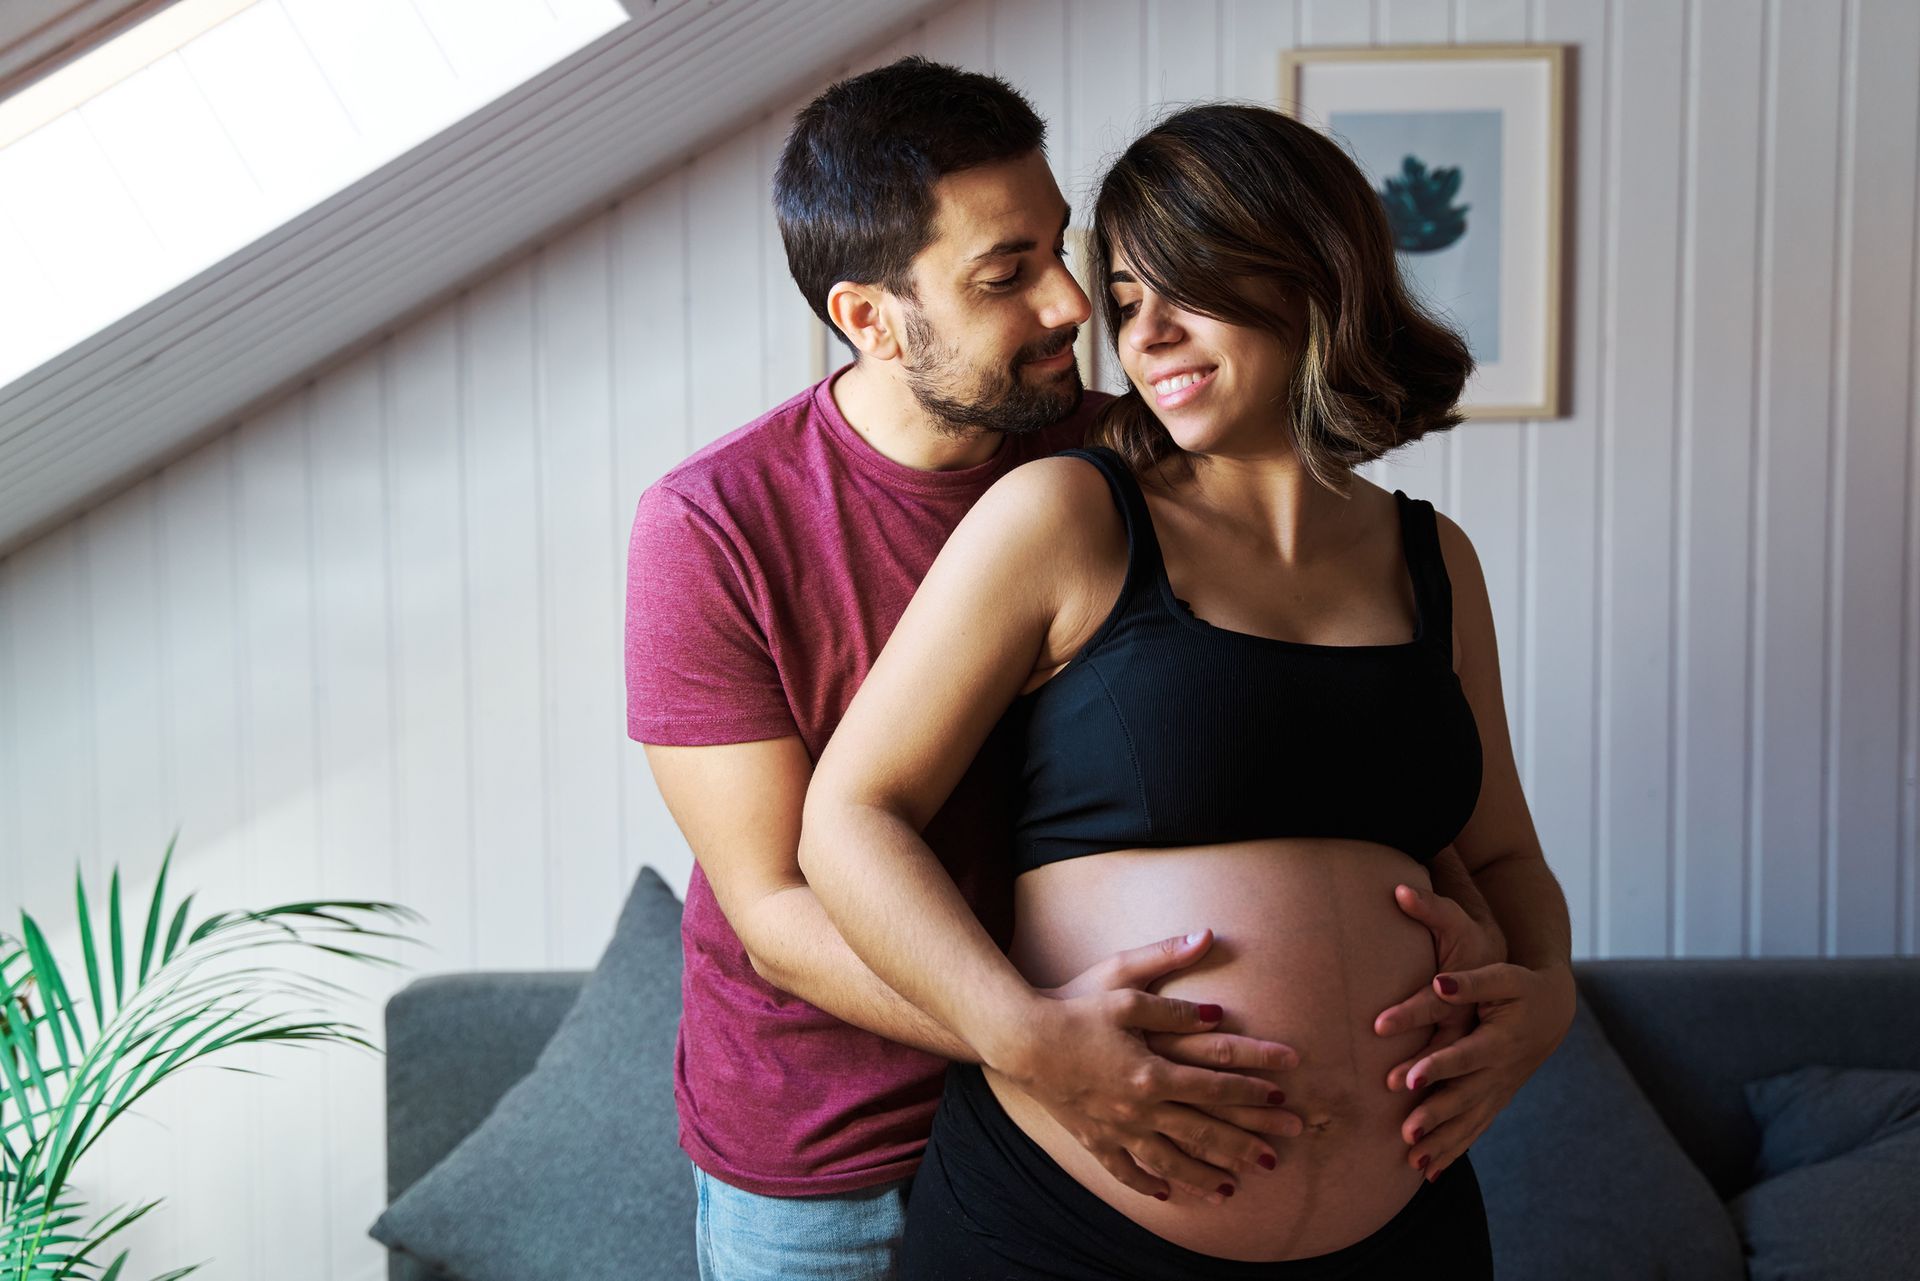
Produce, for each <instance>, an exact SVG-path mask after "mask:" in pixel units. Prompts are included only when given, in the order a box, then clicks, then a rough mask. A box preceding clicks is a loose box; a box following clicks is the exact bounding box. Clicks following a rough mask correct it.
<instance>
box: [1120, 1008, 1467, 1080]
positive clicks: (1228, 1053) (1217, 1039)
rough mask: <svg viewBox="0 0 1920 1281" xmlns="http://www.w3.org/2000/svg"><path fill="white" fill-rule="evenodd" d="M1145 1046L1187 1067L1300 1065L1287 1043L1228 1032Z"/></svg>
mask: <svg viewBox="0 0 1920 1281" xmlns="http://www.w3.org/2000/svg"><path fill="white" fill-rule="evenodd" d="M1435 1004H1437V1005H1439V1006H1440V1007H1441V1008H1442V1009H1446V1008H1447V1006H1446V1003H1445V1002H1443V1001H1437V1002H1435ZM1147 1048H1148V1049H1150V1050H1152V1051H1153V1052H1154V1053H1155V1054H1158V1055H1159V1056H1160V1057H1161V1058H1163V1059H1171V1060H1173V1061H1174V1062H1175V1063H1185V1064H1187V1065H1188V1066H1189V1067H1211V1068H1247V1069H1252V1070H1255V1071H1267V1072H1289V1071H1292V1070H1293V1069H1294V1068H1296V1067H1299V1066H1300V1055H1299V1053H1298V1052H1297V1051H1295V1050H1294V1049H1293V1048H1292V1047H1291V1046H1287V1045H1282V1044H1280V1043H1279V1042H1278V1041H1262V1040H1259V1039H1257V1038H1255V1037H1251V1036H1235V1035H1233V1034H1231V1033H1228V1032H1189V1033H1187V1034H1185V1035H1180V1034H1176V1033H1169V1032H1155V1033H1153V1034H1152V1035H1150V1036H1149V1037H1147Z"/></svg>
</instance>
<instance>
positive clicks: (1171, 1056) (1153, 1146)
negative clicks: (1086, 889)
mask: <svg viewBox="0 0 1920 1281" xmlns="http://www.w3.org/2000/svg"><path fill="white" fill-rule="evenodd" d="M1212 946H1213V935H1212V932H1211V931H1206V930H1203V931H1200V932H1198V933H1195V934H1189V935H1186V936H1183V937H1182V936H1176V937H1174V938H1170V939H1163V940H1161V941H1160V942H1158V943H1151V944H1148V945H1146V946H1145V947H1138V948H1132V949H1130V950H1128V951H1125V952H1120V953H1116V954H1115V955H1113V956H1111V957H1108V958H1107V959H1106V960H1104V961H1101V962H1100V963H1099V964H1098V965H1095V966H1093V967H1092V968H1090V969H1088V970H1087V971H1085V972H1084V973H1082V974H1080V975H1078V976H1076V977H1075V978H1074V979H1072V980H1071V981H1069V982H1068V983H1065V984H1063V985H1061V986H1060V987H1057V988H1050V989H1047V990H1045V991H1043V992H1042V993H1041V995H1042V996H1044V997H1047V998H1050V999H1049V1000H1047V1001H1045V1002H1043V1003H1042V1004H1041V1005H1039V1006H1037V1007H1036V1010H1035V1017H1034V1019H1033V1020H1032V1021H1031V1023H1030V1024H1029V1025H1028V1027H1027V1035H1026V1037H1025V1038H1024V1040H1025V1044H1024V1046H1023V1047H1021V1049H1020V1051H1019V1052H1018V1053H1016V1054H1015V1055H1014V1056H1013V1057H1012V1058H1011V1059H1010V1060H1009V1061H1008V1062H1007V1063H1006V1064H999V1063H996V1064H993V1066H994V1067H995V1068H996V1069H998V1070H1000V1071H1002V1072H1004V1073H1005V1074H1006V1075H1007V1076H1009V1077H1010V1078H1011V1079H1012V1080H1013V1081H1014V1082H1015V1083H1016V1084H1018V1085H1019V1086H1020V1087H1021V1088H1022V1089H1023V1090H1025V1091H1026V1092H1027V1093H1028V1094H1030V1095H1032V1096H1033V1097H1034V1098H1035V1099H1036V1100H1037V1101H1038V1102H1039V1103H1040V1104H1041V1105H1042V1106H1043V1107H1045V1108H1046V1109H1047V1111H1048V1112H1049V1113H1050V1114H1051V1115H1052V1116H1053V1118H1054V1119H1055V1120H1056V1121H1058V1122H1059V1123H1060V1124H1061V1126H1062V1127H1064V1128H1065V1129H1066V1130H1067V1132H1068V1133H1069V1134H1072V1135H1073V1136H1074V1138H1075V1139H1076V1140H1078V1141H1079V1142H1080V1144H1081V1145H1082V1146H1083V1147H1085V1148H1086V1149H1087V1150H1088V1151H1089V1152H1091V1153H1092V1154H1093V1155H1094V1157H1095V1159H1097V1160H1098V1161H1099V1162H1100V1164H1101V1166H1102V1167H1103V1168H1105V1169H1106V1170H1107V1171H1108V1173H1110V1174H1112V1175H1113V1176H1114V1178H1116V1179H1118V1180H1119V1181H1120V1182H1121V1183H1123V1184H1125V1185H1126V1186H1127V1187H1130V1188H1132V1189H1133V1190H1134V1191H1136V1192H1140V1193H1144V1194H1146V1195H1148V1196H1154V1197H1158V1198H1159V1199H1161V1200H1163V1201H1164V1200H1167V1199H1168V1198H1169V1196H1170V1195H1171V1192H1172V1189H1173V1188H1176V1187H1177V1188H1179V1189H1180V1190H1182V1191H1184V1192H1187V1193H1190V1194H1191V1195H1193V1196H1195V1197H1198V1198H1201V1199H1203V1200H1207V1201H1210V1202H1212V1203H1213V1204H1215V1205H1219V1204H1221V1203H1223V1202H1224V1201H1225V1199H1226V1198H1227V1197H1229V1196H1232V1195H1233V1189H1234V1187H1235V1185H1236V1183H1237V1177H1236V1176H1237V1175H1238V1174H1239V1173H1242V1172H1246V1171H1250V1170H1252V1169H1254V1168H1255V1167H1261V1168H1264V1169H1269V1170H1270V1169H1273V1168H1274V1166H1275V1165H1276V1164H1277V1159H1276V1157H1275V1154H1274V1152H1273V1149H1272V1147H1271V1146H1270V1145H1269V1144H1268V1143H1267V1142H1266V1141H1265V1140H1263V1139H1261V1138H1260V1137H1258V1136H1259V1135H1261V1134H1273V1135H1281V1136H1285V1137H1291V1136H1293V1135H1297V1134H1299V1133H1300V1132H1301V1130H1302V1128H1304V1122H1303V1121H1302V1120H1301V1118H1300V1117H1299V1116H1298V1115H1297V1114H1295V1113H1293V1112H1289V1111H1286V1110H1285V1109H1284V1108H1282V1107H1281V1106H1280V1105H1281V1104H1282V1103H1283V1102H1284V1101H1285V1099H1286V1096H1285V1094H1284V1093H1283V1092H1282V1091H1281V1090H1279V1089H1278V1088H1276V1087H1275V1086H1274V1084H1273V1083H1272V1082H1271V1081H1266V1080H1261V1079H1259V1078H1257V1077H1252V1076H1244V1075H1240V1073H1239V1072H1237V1071H1234V1070H1233V1069H1242V1070H1258V1071H1267V1072H1281V1071H1288V1070H1291V1069H1292V1068H1294V1067H1297V1066H1298V1065H1299V1062H1300V1056H1299V1054H1298V1053H1296V1052H1295V1051H1294V1050H1293V1049H1292V1048H1291V1047H1289V1046H1285V1045H1281V1044H1278V1043H1277V1042H1272V1041H1261V1040H1257V1039H1255V1038H1252V1037H1245V1036H1236V1035H1232V1034H1229V1033H1224V1032H1222V1031H1220V1023H1221V1019H1222V1018H1223V1016H1224V1012H1223V1011H1222V1010H1221V1009H1220V1007H1219V1006H1216V1005H1201V1004H1195V1003H1193V1002H1191V1001H1178V1000H1174V999H1172V998H1169V997H1163V996H1156V995H1153V994H1150V993H1148V992H1146V991H1145V990H1144V989H1145V988H1146V987H1147V986H1149V985H1150V984H1152V983H1154V982H1156V981H1158V980H1159V979H1161V978H1164V977H1166V976H1167V975H1168V974H1171V973H1173V972H1174V971H1176V970H1180V969H1184V968H1186V967H1187V966H1189V965H1192V964H1194V963H1195V962H1196V961H1198V960H1199V959H1200V958H1201V957H1203V956H1205V955H1206V953H1207V950H1208V949H1209V948H1211V947H1212Z"/></svg>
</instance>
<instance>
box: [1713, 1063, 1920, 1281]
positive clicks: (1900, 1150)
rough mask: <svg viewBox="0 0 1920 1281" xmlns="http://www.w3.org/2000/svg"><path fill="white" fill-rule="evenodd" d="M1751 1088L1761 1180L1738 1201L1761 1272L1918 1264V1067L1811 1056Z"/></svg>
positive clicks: (1869, 1272)
mask: <svg viewBox="0 0 1920 1281" xmlns="http://www.w3.org/2000/svg"><path fill="white" fill-rule="evenodd" d="M1746 1093H1747V1107H1748V1109H1749V1110H1750V1111H1752V1113H1753V1118H1754V1121H1755V1122H1756V1123H1757V1124H1758V1125H1759V1127H1760V1155H1759V1157H1758V1159H1757V1161H1756V1163H1755V1164H1756V1169H1755V1173H1756V1175H1757V1176H1758V1178H1759V1179H1760V1182H1759V1183H1757V1184H1756V1185H1755V1186H1753V1187H1751V1188H1748V1189H1747V1190H1746V1191H1745V1192H1743V1193H1741V1194H1740V1195H1739V1196H1738V1197H1735V1198H1734V1200H1733V1203H1732V1205H1731V1207H1730V1208H1731V1210H1732V1212H1733V1218H1734V1222H1735V1223H1736V1224H1737V1225H1738V1227H1739V1230H1740V1235H1741V1238H1742V1239H1743V1240H1744V1241H1745V1242H1746V1249H1747V1255H1748V1266H1749V1269H1750V1273H1751V1275H1752V1277H1753V1278H1754V1281H1776V1279H1777V1281H1785V1279H1786V1278H1789V1277H1791V1278H1796V1279H1797V1281H1819V1279H1820V1278H1826V1277H1833V1278H1846V1279H1847V1281H1874V1279H1875V1278H1882V1277H1884V1278H1887V1279H1888V1281H1896V1279H1898V1278H1906V1277H1911V1276H1913V1275H1914V1266H1915V1264H1914V1260H1915V1259H1920V1218H1916V1217H1915V1215H1914V1207H1915V1206H1916V1205H1920V1072H1911V1071H1905V1072H1893V1071H1875V1070H1868V1069H1842V1068H1830V1067H1808V1068H1801V1069H1799V1070H1798V1071H1795V1072H1786V1073H1783V1074H1781V1075H1779V1076H1770V1077H1767V1078H1766V1079H1764V1080H1760V1081H1753V1082H1750V1083H1749V1084H1748V1085H1747V1089H1746Z"/></svg>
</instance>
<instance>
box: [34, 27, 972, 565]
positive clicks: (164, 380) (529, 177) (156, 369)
mask: <svg viewBox="0 0 1920 1281" xmlns="http://www.w3.org/2000/svg"><path fill="white" fill-rule="evenodd" d="M940 3H941V0H658V2H657V3H648V0H626V4H627V9H628V11H629V13H631V14H633V15H634V16H633V17H632V18H631V19H630V20H629V21H628V22H627V23H625V24H624V25H622V26H621V27H619V28H616V29H615V30H614V31H612V32H610V33H609V34H608V35H607V36H606V37H604V38H603V39H601V40H600V41H598V42H596V43H595V44H593V45H590V46H588V47H587V48H585V49H582V50H581V51H580V52H579V53H577V54H575V55H574V56H573V57H571V58H568V59H566V60H565V61H563V62H561V63H559V64H557V65H556V66H554V67H552V68H551V69H549V70H548V71H547V72H545V73H543V74H542V75H540V76H538V77H536V78H535V79H534V80H531V81H529V82H527V83H526V84H524V85H522V86H520V87H519V88H518V89H516V90H514V91H513V92H512V93H510V94H508V95H507V96H505V97H503V98H501V99H499V100H498V101H496V102H494V103H492V104H490V105H489V106H488V107H487V108H486V109H484V110H482V111H480V112H477V113H475V114H474V115H472V116H470V117H468V118H467V119H465V120H463V121H461V122H460V123H459V124H458V125H456V126H454V127H453V128H450V129H448V130H446V131H445V132H444V133H442V134H440V135H439V136H437V137H435V138H433V139H431V140H429V141H428V142H426V143H424V144H422V145H421V146H420V147H418V148H416V149H415V150H414V151H412V152H409V153H408V154H406V155H404V156H401V157H399V158H398V159H396V160H394V161H393V162H392V163H391V164H389V165H387V166H385V167H384V168H382V169H380V170H378V171H376V172H374V173H373V174H370V175H369V176H368V177H367V178H365V179H364V180H362V181H361V182H359V183H356V184H355V185H353V186H352V187H349V188H347V189H346V190H344V191H342V192H340V193H339V194H338V195H336V196H334V197H332V198H330V199H328V200H327V201H326V202H324V203H323V204H321V205H318V206H316V207H314V208H313V209H311V210H309V211H307V212H306V213H305V214H302V215H301V216H299V217H298V218H296V219H295V220H293V221H291V222H289V223H286V224H284V225H282V226H280V227H278V228H276V229H275V230H274V231H273V232H272V233H270V234H269V235H266V236H264V237H262V238H261V239H260V240H258V241H256V242H255V243H253V244H252V245H250V246H248V247H247V248H246V249H244V250H242V251H241V252H239V253H237V254H234V255H233V256H231V257H230V258H228V259H226V260H225V261H223V262H220V263H218V264H216V265H214V266H213V267H210V268H208V269H207V270H206V271H204V272H202V273H201V274H200V275H198V276H196V277H194V278H193V279H191V280H188V281H186V282H185V283H183V284H181V285H180V286H178V287H177V288H175V289H173V290H171V291H169V292H168V293H166V294H164V295H162V296H161V297H160V298H158V299H155V300H154V301H153V302H152V303H150V304H148V305H147V306H145V307H142V308H141V309H140V310H138V311H136V312H134V313H132V314H131V315H128V316H126V317H124V318H122V319H121V320H120V321H118V322H117V323H115V324H114V325H112V326H111V327H110V328H108V329H105V330H102V331H101V332H99V333H97V334H95V335H94V336H92V337H91V338H89V339H87V340H86V341H84V342H82V343H80V344H79V345H78V346H75V347H73V348H71V349H69V350H67V351H65V352H63V353H62V354H60V355H59V356H57V357H56V358H54V359H53V360H50V361H48V362H47V363H45V364H43V365H41V366H40V367H39V368H37V369H35V370H33V371H32V372H30V373H28V374H26V375H25V376H23V377H21V378H19V379H18V380H16V381H14V382H13V383H11V384H8V385H7V386H5V387H0V555H4V554H6V553H7V552H8V551H11V550H13V549H15V548H17V547H19V546H21V545H23V544H24V543H26V542H28V541H30V540H31V539H33V538H34V537H36V536H38V535H39V534H40V533H43V532H45V531H46V530H48V529H50V528H52V527H54V526H55V525H57V524H59V523H60V522H61V521H64V520H66V519H68V518H70V517H71V516H73V515H75V514H77V513H78V512H80V511H82V510H84V509H86V508H87V507H89V506H91V505H93V504H94V503H96V502H99V501H100V500H102V499H104V498H105V497H107V496H108V495H110V494H112V493H114V492H116V491H117V490H119V489H121V488H124V487H125V486H126V485H129V484H131V483H133V482H135V481H136V480H138V479H140V478H141V477H143V476H146V475H148V474H150V473H152V472H153V471H154V470H155V469H157V468H158V467H160V466H162V465H164V464H165V463H166V462H168V461H169V460H171V459H173V458H176V457H178V456H180V455H181V454H183V453H185V452H186V451H188V450H190V449H192V448H194V447H195V446H197V445H199V444H200V443H202V442H203V441H205V440H207V439H209V438H210V437H212V436H214V435H217V434H218V433H219V432H221V431H224V430H226V429H228V428H230V427H231V426H233V425H234V423H235V422H237V421H238V420H239V419H240V418H242V417H244V416H245V415H246V413H248V412H249V411H250V410H251V409H254V408H256V407H259V406H262V405H264V404H266V403H268V402H270V401H271V400H273V399H275V398H277V397H278V396H280V395H282V394H284V393H285V392H286V391H287V390H288V389H289V388H290V387H292V386H294V385H297V383H298V382H299V381H300V380H301V379H302V378H304V377H306V376H308V375H309V374H310V373H311V372H312V371H314V370H315V369H317V368H319V367H321V366H324V365H327V364H329V363H331V362H333V361H334V360H336V359H338V358H339V357H341V356H342V355H344V354H345V353H347V352H349V351H351V350H354V349H355V348H357V347H358V346H360V345H361V344H363V343H364V342H366V341H368V340H369V338H370V337H371V336H374V335H377V334H379V333H380V332H382V331H383V330H386V329H388V328H390V327H393V326H394V325H396V324H397V323H398V322H400V321H401V320H403V319H404V318H405V317H408V316H410V315H413V314H417V313H419V312H421V311H423V310H425V309H427V308H430V307H432V306H434V305H437V304H438V303H439V302H440V301H441V300H443V299H445V298H446V297H447V296H449V295H450V294H452V293H454V292H455V291H457V290H458V289H459V288H461V287H462V286H464V285H466V284H467V283H469V282H471V281H474V280H476V279H478V278H480V277H483V276H485V275H486V274H488V273H489V272H490V271H491V270H493V269H494V268H496V267H498V266H499V265H500V264H501V262H502V261H503V260H505V259H507V258H510V257H512V256H513V255H515V254H516V253H518V252H520V251H522V250H524V249H525V248H527V247H528V246H529V245H531V244H534V243H537V242H538V241H540V240H541V239H543V238H544V237H546V236H547V235H550V234H551V233H553V232H554V231H556V230H558V229H559V228H560V227H562V226H564V225H566V224H567V223H570V222H572V221H574V220H575V219H577V218H578V217H580V216H582V215H583V214H584V213H586V212H588V211H590V210H592V209H595V208H597V207H599V206H601V205H603V204H605V203H606V202H607V201H609V200H610V199H613V198H615V197H617V196H618V195H620V194H621V193H623V192H625V191H628V190H631V189H633V188H635V187H637V186H639V185H642V184H644V183H645V182H646V181H647V180H648V179H650V178H651V177H653V176H655V175H657V174H659V173H660V172H662V171H663V170H665V169H667V168H670V167H671V166H672V165H674V164H676V163H679V162H681V161H683V160H685V159H687V158H688V157H689V156H691V155H693V154H694V153H696V152H697V151H698V150H699V149H701V148H702V147H703V146H704V145H706V144H708V143H711V142H713V141H716V140H717V139H719V138H720V137H722V136H724V135H725V134H727V133H729V132H731V131H732V130H734V129H735V128H737V127H738V126H739V125H741V124H742V123H744V122H746V121H748V120H751V119H752V118H753V117H754V116H755V115H757V114H759V113H760V112H762V111H764V110H766V109H767V108H769V107H770V106H772V105H773V104H775V103H778V102H782V101H785V100H787V99H789V98H791V97H792V96H793V95H795V94H797V93H799V92H800V91H802V90H803V89H804V88H805V87H806V86H807V85H808V84H810V83H812V82H814V81H817V80H818V79H819V78H821V77H822V76H824V75H827V74H829V73H830V72H831V71H832V70H833V69H834V68H835V67H837V66H839V65H842V64H844V63H845V62H846V61H847V59H848V55H849V54H851V53H854V52H857V51H859V50H861V49H864V48H868V47H872V46H876V45H879V44H881V43H884V42H885V41H886V40H888V39H890V38H892V37H893V36H895V35H897V34H898V33H899V32H901V31H903V30H905V29H906V28H907V27H908V26H910V25H911V24H912V23H913V22H914V21H916V20H917V19H918V18H919V17H920V16H922V15H923V14H924V13H926V12H927V11H929V10H932V9H935V8H938V7H940ZM55 7H57V6H55ZM109 7H111V6H109ZM0 305H4V301H3V300H0Z"/></svg>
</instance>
